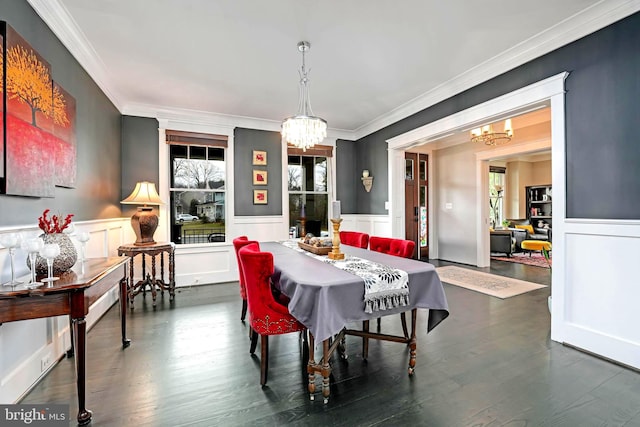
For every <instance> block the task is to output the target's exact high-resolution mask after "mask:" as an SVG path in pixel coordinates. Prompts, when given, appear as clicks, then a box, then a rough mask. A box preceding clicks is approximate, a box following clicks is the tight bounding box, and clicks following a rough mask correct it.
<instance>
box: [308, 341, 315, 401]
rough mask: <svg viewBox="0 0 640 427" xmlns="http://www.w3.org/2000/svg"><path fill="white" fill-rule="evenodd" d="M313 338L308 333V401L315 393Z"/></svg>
mask: <svg viewBox="0 0 640 427" xmlns="http://www.w3.org/2000/svg"><path fill="white" fill-rule="evenodd" d="M314 347H315V338H314V337H313V334H312V333H311V332H309V361H308V362H307V372H308V373H309V400H314V399H315V396H314V393H315V392H316V369H315V365H316V361H315V360H314Z"/></svg>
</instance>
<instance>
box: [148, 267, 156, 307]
mask: <svg viewBox="0 0 640 427" xmlns="http://www.w3.org/2000/svg"><path fill="white" fill-rule="evenodd" d="M156 282H157V279H156V256H155V255H152V256H151V278H150V280H149V283H150V286H151V298H153V306H154V307H155V306H156V295H157V293H158V292H157V290H156Z"/></svg>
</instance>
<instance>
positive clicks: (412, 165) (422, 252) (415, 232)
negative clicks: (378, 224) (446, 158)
mask: <svg viewBox="0 0 640 427" xmlns="http://www.w3.org/2000/svg"><path fill="white" fill-rule="evenodd" d="M404 156H405V157H404V158H405V160H404V161H405V174H404V175H405V177H404V200H405V202H404V203H405V208H404V212H405V239H407V240H411V241H413V242H414V243H415V244H416V248H417V250H416V256H417V257H418V259H421V258H429V226H428V225H429V224H428V215H427V212H428V208H429V206H428V200H429V186H428V181H427V177H428V176H429V171H428V156H427V155H426V154H422V153H409V152H406V153H405V154H404Z"/></svg>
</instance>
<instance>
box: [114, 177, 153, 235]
mask: <svg viewBox="0 0 640 427" xmlns="http://www.w3.org/2000/svg"><path fill="white" fill-rule="evenodd" d="M120 203H122V204H125V205H127V204H129V205H143V206H141V207H139V208H138V211H137V212H136V213H135V214H133V216H132V217H131V227H133V231H134V232H135V233H136V241H135V243H134V245H136V246H148V245H153V244H155V243H156V242H155V240H153V233H155V232H156V228H158V215H156V214H155V213H153V208H152V207H151V206H147V205H156V206H158V205H162V204H164V203H163V202H162V200H160V196H159V195H158V192H157V191H156V185H155V184H154V183H152V182H147V181H142V182H138V183H137V184H136V188H134V189H133V192H132V193H131V194H130V195H129V197H127V198H126V199H124V200H123V201H121V202H120Z"/></svg>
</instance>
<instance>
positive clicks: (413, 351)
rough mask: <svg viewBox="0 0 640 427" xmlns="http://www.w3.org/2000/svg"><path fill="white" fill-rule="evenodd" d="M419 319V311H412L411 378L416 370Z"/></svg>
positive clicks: (415, 309)
mask: <svg viewBox="0 0 640 427" xmlns="http://www.w3.org/2000/svg"><path fill="white" fill-rule="evenodd" d="M417 317H418V309H417V308H414V309H413V310H411V339H410V340H409V376H411V375H413V373H414V372H415V368H416V347H417V345H416V344H417V340H416V319H417Z"/></svg>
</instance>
